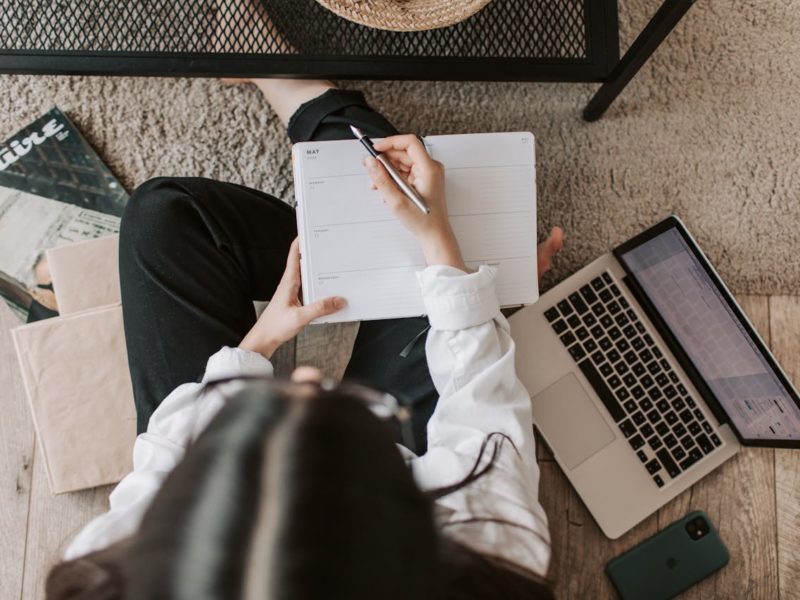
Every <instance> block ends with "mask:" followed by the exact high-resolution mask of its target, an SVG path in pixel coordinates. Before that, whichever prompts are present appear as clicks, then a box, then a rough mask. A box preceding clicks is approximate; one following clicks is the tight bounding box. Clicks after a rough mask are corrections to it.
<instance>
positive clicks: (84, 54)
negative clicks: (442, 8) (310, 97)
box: [0, 0, 618, 80]
mask: <svg viewBox="0 0 800 600" xmlns="http://www.w3.org/2000/svg"><path fill="white" fill-rule="evenodd" d="M266 14H268V17H267V16H265V15H266ZM616 27H617V24H616V0H493V1H492V2H490V3H489V4H488V5H487V6H486V7H485V8H484V9H482V10H480V11H479V12H478V13H476V14H475V15H473V16H472V17H470V18H468V19H467V20H465V21H463V22H461V23H459V24H457V25H454V26H451V27H445V28H442V29H436V30H431V31H421V32H409V33H398V32H389V31H381V30H376V29H371V28H368V27H364V26H361V25H357V24H355V23H352V22H350V21H347V20H345V19H342V18H341V17H338V16H336V15H335V14H333V13H332V12H330V11H328V10H327V9H325V8H324V7H322V6H321V5H320V4H318V3H317V2H316V0H0V72H2V71H4V72H64V73H66V72H93V71H94V72H104V73H108V72H114V69H112V68H111V66H112V65H111V63H108V62H102V60H101V59H109V58H116V59H121V60H118V61H117V68H118V71H119V72H120V74H121V73H123V72H124V73H126V74H130V73H138V72H141V73H142V74H162V73H158V72H157V69H156V67H155V64H152V65H150V64H148V63H147V61H146V60H145V61H143V60H142V59H147V58H149V59H154V58H161V59H170V61H169V62H167V63H165V62H162V63H161V68H162V69H164V70H165V72H164V73H163V74H169V75H173V74H196V75H217V74H219V73H221V72H226V73H232V72H234V71H236V72H240V73H242V74H254V73H259V74H288V73H291V74H295V75H299V76H309V77H311V76H319V75H325V76H342V77H347V76H354V77H378V78H383V77H414V78H419V79H428V78H445V79H449V78H468V79H471V78H475V79H507V78H510V79H531V80H535V79H561V77H558V73H559V72H562V73H564V77H563V79H564V80H576V79H583V80H598V79H599V78H601V77H602V76H603V75H605V74H607V72H608V70H609V64H611V63H613V61H615V60H616V57H617V54H618V47H617V44H618V42H617V31H616ZM609 29H611V30H612V31H609ZM70 58H71V59H72V62H71V63H70V62H67V60H66V59H70ZM44 59H50V62H48V63H45V62H44ZM53 59H57V60H56V62H55V63H54V62H53ZM85 61H90V62H89V63H87V62H85ZM91 61H94V65H92V64H91ZM126 61H138V62H137V64H138V65H139V67H138V68H136V67H135V66H133V63H131V62H128V64H125V63H126ZM189 61H191V62H189ZM37 65H38V68H37ZM70 65H72V67H70ZM454 66H455V67H456V68H455V70H453V67H454ZM398 67H399V68H398ZM412 67H413V68H412ZM498 67H500V70H499V71H498ZM537 68H538V72H537ZM430 69H432V70H430ZM570 70H572V72H571V73H570V72H569V71H570ZM527 74H529V75H530V77H528V76H526V75H527Z"/></svg>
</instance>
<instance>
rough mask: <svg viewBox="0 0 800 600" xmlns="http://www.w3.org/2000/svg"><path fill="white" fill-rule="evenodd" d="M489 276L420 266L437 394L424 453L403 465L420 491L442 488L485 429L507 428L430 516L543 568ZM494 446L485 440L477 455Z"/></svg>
mask: <svg viewBox="0 0 800 600" xmlns="http://www.w3.org/2000/svg"><path fill="white" fill-rule="evenodd" d="M495 274H496V270H495V269H493V268H491V267H486V266H482V267H481V268H480V270H479V271H478V272H477V273H471V274H466V273H464V272H463V271H460V270H458V269H454V268H452V267H446V266H433V267H429V268H427V269H425V271H423V272H422V273H420V274H419V282H420V286H421V288H422V294H423V298H424V301H425V306H426V309H427V312H428V318H429V320H430V324H431V330H430V332H429V333H428V339H427V343H426V353H427V360H428V367H429V369H430V372H431V376H432V378H433V382H434V384H435V386H436V389H437V391H438V392H439V401H438V404H437V406H436V410H435V411H434V413H433V416H432V417H431V419H430V421H429V423H428V451H427V453H426V454H425V455H424V456H421V457H419V458H414V459H413V460H412V461H411V464H412V468H413V472H414V476H415V479H416V480H417V482H418V483H419V485H420V486H421V487H422V488H423V489H434V488H438V487H443V486H447V485H450V484H453V483H456V482H458V481H460V480H461V479H462V478H464V477H465V476H466V475H467V474H468V473H469V471H470V470H471V469H472V467H473V466H474V465H475V461H476V460H477V458H478V453H479V450H480V447H481V445H482V444H483V442H484V440H485V439H486V437H487V435H489V434H492V433H494V432H499V433H502V434H504V435H505V436H507V437H508V438H509V439H510V440H511V441H512V442H513V446H512V444H510V443H508V441H506V442H501V443H502V447H501V451H500V454H499V456H498V458H497V461H496V462H495V464H494V467H493V468H492V469H491V471H489V472H488V473H487V474H486V475H485V476H484V477H482V478H481V479H479V480H478V481H476V482H474V483H472V484H470V485H468V486H466V487H464V488H462V489H460V490H458V491H456V492H453V493H451V494H449V495H447V496H445V497H443V498H441V499H439V500H437V505H438V507H437V515H438V516H439V522H440V525H441V526H442V527H443V531H444V533H446V534H447V535H449V536H450V537H452V538H454V539H457V540H458V541H460V542H462V543H464V544H465V545H467V546H469V547H470V548H472V549H474V550H476V551H478V552H481V553H482V554H484V555H489V556H495V557H498V558H501V559H503V560H506V561H509V562H512V563H514V564H515V565H518V566H519V567H521V568H523V569H525V570H528V571H532V572H535V573H537V574H540V575H542V576H544V575H546V573H547V566H548V563H549V560H550V536H549V532H548V525H547V517H546V515H545V513H544V510H543V508H542V506H541V504H540V503H539V500H538V488H539V468H538V466H537V463H536V446H535V442H534V437H533V414H532V408H531V400H530V396H529V395H528V392H527V391H526V390H525V388H524V387H523V385H522V384H521V383H520V381H519V379H517V376H516V371H515V368H514V349H515V347H514V341H513V340H512V339H511V336H510V334H509V325H508V322H507V321H506V319H505V317H503V315H502V314H501V313H500V306H499V303H498V300H497V295H496V293H495V287H494V278H495ZM495 439H496V440H498V441H500V439H499V436H495ZM493 447H494V444H493V443H491V442H490V443H489V445H488V446H487V450H486V452H487V456H486V457H484V459H485V460H487V459H488V455H491V451H492V448H493ZM515 448H516V449H515Z"/></svg>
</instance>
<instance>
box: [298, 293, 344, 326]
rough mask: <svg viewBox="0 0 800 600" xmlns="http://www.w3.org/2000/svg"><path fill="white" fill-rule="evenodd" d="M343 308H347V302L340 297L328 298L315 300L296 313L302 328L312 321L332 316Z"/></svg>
mask: <svg viewBox="0 0 800 600" xmlns="http://www.w3.org/2000/svg"><path fill="white" fill-rule="evenodd" d="M345 306H347V300H345V299H344V298H342V297H340V296H331V297H329V298H323V299H322V300H317V301H316V302H313V303H312V304H309V305H308V306H302V307H300V308H299V309H298V311H299V314H300V318H301V320H302V321H303V326H306V325H308V324H309V323H310V322H311V321H313V320H314V319H318V318H319V317H324V316H325V315H332V314H333V313H335V312H338V311H340V310H342V309H343V308H344V307H345Z"/></svg>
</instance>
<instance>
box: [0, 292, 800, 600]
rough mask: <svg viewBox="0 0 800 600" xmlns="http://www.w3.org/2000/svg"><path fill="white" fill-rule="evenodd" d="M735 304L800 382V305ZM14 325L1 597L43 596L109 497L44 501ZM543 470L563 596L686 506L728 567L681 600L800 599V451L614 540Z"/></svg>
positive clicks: (744, 464)
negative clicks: (712, 527) (71, 543)
mask: <svg viewBox="0 0 800 600" xmlns="http://www.w3.org/2000/svg"><path fill="white" fill-rule="evenodd" d="M740 300H741V301H742V303H743V306H744V308H745V310H746V312H747V313H748V315H749V316H750V318H751V319H752V320H753V322H754V323H755V325H756V327H757V328H758V330H759V331H760V333H761V335H762V336H763V337H764V339H765V340H766V341H767V342H768V343H769V344H770V346H771V347H772V349H773V351H774V352H775V354H776V356H777V358H778V360H779V361H780V362H781V364H782V365H783V366H784V367H785V369H786V370H787V372H788V373H789V376H790V377H791V378H792V379H793V381H796V382H800V298H797V297H784V296H773V297H765V296H748V297H743V298H740ZM0 304H2V303H0ZM15 324H16V323H15V322H14V317H13V316H12V315H11V314H10V312H9V311H8V310H7V309H6V307H5V306H4V305H3V306H0V394H1V395H2V397H1V398H0V402H1V403H2V408H1V409H0V414H2V417H3V418H2V420H0V477H1V478H2V479H1V480H0V481H1V483H0V531H2V537H0V600H12V599H17V598H19V599H24V600H28V599H35V598H41V597H42V596H43V585H44V579H45V576H46V573H47V570H48V569H49V567H50V566H51V565H52V564H53V563H54V562H55V561H57V560H58V557H59V554H60V552H61V551H62V549H63V547H64V544H65V542H66V541H68V540H69V539H70V537H71V536H72V535H73V534H75V533H76V532H77V531H78V530H79V529H80V527H81V526H82V525H83V524H85V523H86V522H87V521H88V520H89V519H90V518H91V517H92V516H94V515H96V514H98V513H100V512H102V511H103V510H105V508H106V502H107V497H108V493H109V491H110V488H101V489H96V490H91V491H87V492H80V493H75V494H66V495H61V496H56V497H53V496H51V495H50V492H49V491H48V488H47V480H46V477H45V471H44V468H43V465H42V464H41V461H40V459H39V456H38V455H37V453H36V447H35V441H34V434H33V428H32V426H31V419H30V415H29V413H28V408H27V405H26V403H25V399H24V395H23V390H22V384H21V381H20V378H19V375H18V372H17V364H16V359H15V357H14V354H13V349H12V345H11V339H10V336H9V335H8V333H7V330H8V328H9V327H10V326H12V325H15ZM354 332H355V329H354V327H353V326H336V327H328V328H326V329H324V330H320V329H317V328H312V330H311V332H310V333H307V334H304V335H303V336H302V337H301V338H300V339H299V340H297V342H296V343H295V344H293V345H292V346H290V347H287V348H285V349H284V350H282V351H281V353H280V356H279V357H278V358H277V361H276V362H277V363H278V367H279V370H280V371H282V372H284V373H285V372H287V371H288V370H289V369H290V368H291V367H292V365H293V364H295V362H296V363H298V364H315V365H317V366H321V367H324V368H325V369H326V370H327V372H328V373H329V374H331V375H338V374H340V373H341V371H342V370H343V368H344V365H345V363H346V361H347V356H348V353H349V349H350V347H351V345H352V339H353V335H354ZM539 465H540V467H541V471H542V479H541V488H540V494H541V499H542V503H543V504H544V507H545V510H546V511H547V514H548V515H549V518H550V529H551V533H552V537H553V562H552V567H551V575H552V577H553V578H554V579H555V581H556V582H557V595H558V597H559V598H574V599H580V600H583V599H600V598H613V597H614V595H613V593H612V590H611V588H610V586H609V583H608V581H607V580H606V577H605V575H604V574H603V567H604V565H605V563H606V562H607V561H608V560H609V559H610V558H612V557H613V556H616V555H618V554H620V553H621V552H622V551H624V550H626V549H628V548H630V547H631V546H633V545H635V544H636V543H637V542H639V541H640V540H642V539H644V538H646V537H648V536H649V535H651V534H653V533H655V532H656V531H658V530H659V529H660V528H662V527H664V526H666V525H668V524H669V523H671V522H673V521H675V520H676V519H678V518H680V517H682V516H683V515H685V514H686V513H687V512H689V511H690V510H693V509H702V510H705V511H706V512H707V513H708V514H709V516H710V517H711V519H712V520H713V521H714V523H715V524H716V525H717V527H718V529H719V532H720V535H721V536H722V538H723V540H724V541H725V543H726V544H727V546H728V549H729V550H730V554H731V562H730V564H729V565H728V566H727V567H725V568H724V569H723V570H722V571H721V572H719V573H718V574H717V575H715V576H713V577H711V578H710V579H708V580H706V581H704V582H702V583H701V584H700V585H698V586H696V587H694V588H693V589H691V590H690V591H689V592H688V593H686V594H685V595H684V596H683V597H684V598H692V599H694V598H697V599H700V598H703V599H710V598H720V599H729V598H730V599H745V598H763V599H764V600H773V599H782V600H789V599H794V598H800V451H794V452H792V451H783V450H771V449H746V450H743V451H742V452H741V453H739V455H738V456H736V457H735V458H734V459H733V460H731V461H729V462H728V463H726V464H725V465H723V466H722V467H721V468H720V469H718V470H717V471H716V472H714V473H713V474H712V475H710V476H709V477H706V478H705V479H703V480H702V481H701V482H700V483H698V484H697V485H695V486H694V487H693V488H692V489H691V490H689V491H687V492H685V493H684V494H683V495H681V496H679V497H678V498H676V499H675V500H674V501H672V502H671V503H670V504H668V505H667V506H666V507H664V508H663V509H661V510H660V511H659V512H658V513H657V514H655V515H653V516H652V517H650V518H649V519H647V520H646V521H645V522H644V523H642V524H640V525H639V526H638V527H636V528H635V529H634V530H633V531H631V532H629V533H628V534H627V535H625V536H623V537H622V538H621V539H619V540H615V541H613V542H612V541H609V540H607V539H605V538H604V537H603V534H602V533H601V532H600V530H599V529H598V528H597V526H596V525H595V523H594V522H593V521H592V518H591V517H590V515H589V513H588V512H587V511H586V509H585V508H584V506H583V505H582V504H581V502H580V500H579V499H578V498H577V496H576V495H575V493H574V492H573V491H572V490H571V488H570V487H569V485H568V484H567V481H566V479H565V478H564V476H563V475H562V474H561V472H560V470H559V468H558V466H557V465H556V463H555V462H553V461H552V459H551V458H550V457H549V456H548V453H547V450H546V449H545V448H543V447H542V448H540V452H539Z"/></svg>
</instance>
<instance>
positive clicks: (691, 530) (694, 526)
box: [686, 517, 708, 540]
mask: <svg viewBox="0 0 800 600" xmlns="http://www.w3.org/2000/svg"><path fill="white" fill-rule="evenodd" d="M686 531H687V533H688V534H689V537H690V538H692V539H693V540H699V539H701V538H703V537H705V536H706V534H708V524H707V523H706V520H705V519H704V518H703V517H696V518H694V519H692V520H691V521H689V522H688V523H687V524H686Z"/></svg>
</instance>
